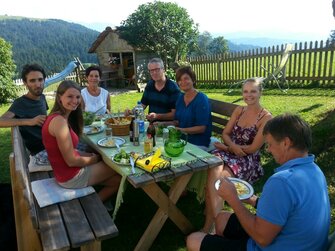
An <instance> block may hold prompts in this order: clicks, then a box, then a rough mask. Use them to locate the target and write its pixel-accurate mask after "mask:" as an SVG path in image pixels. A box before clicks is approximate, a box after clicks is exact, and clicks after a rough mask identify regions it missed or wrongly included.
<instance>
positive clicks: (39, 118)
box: [30, 115, 47, 126]
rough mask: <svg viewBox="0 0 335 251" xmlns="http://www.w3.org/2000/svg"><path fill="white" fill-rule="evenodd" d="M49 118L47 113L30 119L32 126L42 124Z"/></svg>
mask: <svg viewBox="0 0 335 251" xmlns="http://www.w3.org/2000/svg"><path fill="white" fill-rule="evenodd" d="M46 118H47V116H46V115H38V116H36V117H34V118H32V119H31V120H30V125H31V126H35V125H37V126H42V125H43V124H44V121H45V119H46Z"/></svg>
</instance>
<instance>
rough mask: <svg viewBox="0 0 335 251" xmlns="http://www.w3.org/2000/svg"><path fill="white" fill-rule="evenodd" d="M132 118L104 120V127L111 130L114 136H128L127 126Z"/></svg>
mask: <svg viewBox="0 0 335 251" xmlns="http://www.w3.org/2000/svg"><path fill="white" fill-rule="evenodd" d="M131 120H132V117H113V118H109V119H106V120H105V124H106V126H108V127H110V128H112V133H113V135H115V136H127V135H129V126H130V123H131Z"/></svg>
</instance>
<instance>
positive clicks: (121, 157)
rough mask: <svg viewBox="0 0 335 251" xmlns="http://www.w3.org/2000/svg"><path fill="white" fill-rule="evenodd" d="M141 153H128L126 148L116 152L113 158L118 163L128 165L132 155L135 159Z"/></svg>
mask: <svg viewBox="0 0 335 251" xmlns="http://www.w3.org/2000/svg"><path fill="white" fill-rule="evenodd" d="M138 156H139V155H138V154H137V153H134V152H130V153H127V152H126V151H125V150H123V149H121V150H120V152H119V153H117V154H115V155H114V157H113V160H114V161H115V162H117V163H120V164H123V165H128V164H130V157H133V158H134V159H135V158H137V157H138Z"/></svg>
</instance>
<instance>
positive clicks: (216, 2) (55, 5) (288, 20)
mask: <svg viewBox="0 0 335 251" xmlns="http://www.w3.org/2000/svg"><path fill="white" fill-rule="evenodd" d="M146 2H152V1H143V0H125V1H113V0H100V1H96V4H95V5H94V3H95V2H94V1H89V2H86V1H82V0H81V1H78V0H72V1H71V0H70V1H69V0H67V1H65V0H58V1H47V3H46V1H45V0H30V1H22V0H10V1H2V3H1V8H0V15H5V14H7V15H10V16H26V17H34V18H57V19H63V20H65V21H70V22H76V23H81V24H84V25H86V26H88V27H91V28H94V29H97V30H98V31H102V30H103V29H104V28H105V27H106V26H107V25H109V26H112V27H113V26H116V25H119V24H120V22H121V21H122V20H125V19H126V18H127V17H128V16H129V15H130V14H131V13H133V12H134V11H135V10H136V9H137V8H138V6H139V5H140V4H143V3H146ZM172 2H175V3H177V4H178V5H179V6H182V7H184V8H185V9H186V10H187V11H188V13H189V15H190V16H191V18H192V19H193V20H194V21H195V22H196V23H198V24H199V29H200V31H205V30H206V31H209V32H210V33H212V34H222V35H225V34H236V33H240V34H250V36H253V37H257V36H259V37H261V36H267V37H277V38H281V37H283V36H284V37H285V38H290V37H292V38H293V37H294V36H297V35H302V36H306V38H312V37H313V38H314V39H325V38H327V37H328V35H329V33H330V31H331V30H332V29H335V20H334V18H333V16H332V9H331V0H308V1H307V0H280V1H278V0H229V1H228V0H206V1H194V0H175V1H172Z"/></svg>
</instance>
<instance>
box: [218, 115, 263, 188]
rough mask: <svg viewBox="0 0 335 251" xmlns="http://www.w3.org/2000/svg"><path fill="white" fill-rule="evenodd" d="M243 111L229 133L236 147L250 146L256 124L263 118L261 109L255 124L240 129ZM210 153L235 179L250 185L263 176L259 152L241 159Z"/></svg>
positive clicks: (234, 156)
mask: <svg viewBox="0 0 335 251" xmlns="http://www.w3.org/2000/svg"><path fill="white" fill-rule="evenodd" d="M244 111H245V109H244V108H243V110H242V112H241V114H240V115H239V116H238V118H237V120H236V123H235V125H234V127H233V130H232V132H231V140H232V141H233V142H234V143H235V144H237V145H250V144H251V143H252V142H253V140H254V138H255V136H256V134H257V128H256V124H257V122H258V121H259V120H260V119H262V118H263V116H264V115H263V116H261V114H262V111H263V109H262V110H261V111H260V113H259V114H258V116H257V121H256V123H255V124H254V125H253V126H251V127H245V128H242V127H241V126H239V125H238V121H239V120H240V117H241V115H242V114H243V113H244ZM212 153H213V154H214V155H216V156H218V157H220V158H221V159H222V160H223V162H224V165H225V166H227V167H228V168H230V170H231V171H232V172H233V174H234V175H235V177H236V178H239V179H242V180H245V181H247V182H249V183H251V184H252V183H254V182H255V181H257V180H259V179H260V177H262V176H263V175H264V170H263V168H262V166H261V163H260V153H259V150H258V151H256V152H255V153H252V154H249V155H246V156H242V157H238V156H236V155H235V154H233V153H230V152H225V151H222V150H219V149H216V150H214V151H213V152H212Z"/></svg>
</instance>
